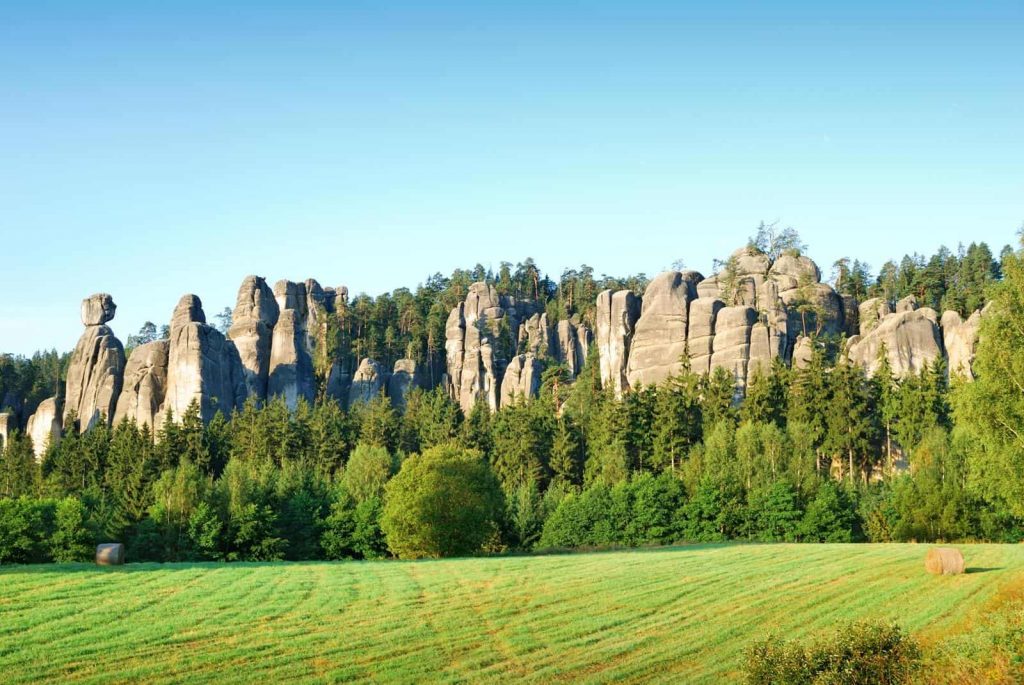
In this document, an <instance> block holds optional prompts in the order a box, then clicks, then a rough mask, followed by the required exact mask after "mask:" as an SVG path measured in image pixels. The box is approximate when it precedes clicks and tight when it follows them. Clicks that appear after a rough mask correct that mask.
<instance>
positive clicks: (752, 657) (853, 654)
mask: <svg viewBox="0 0 1024 685" xmlns="http://www.w3.org/2000/svg"><path fill="white" fill-rule="evenodd" d="M920 660H921V648H920V647H919V646H918V644H917V643H916V642H915V641H914V640H913V638H911V637H910V636H908V635H907V634H906V633H904V632H903V630H902V629H901V628H900V627H899V626H897V625H893V624H889V623H882V622H860V623H851V624H847V625H842V626H840V627H839V628H837V629H836V631H835V633H833V634H832V635H830V636H829V637H826V638H822V639H819V640H816V641H814V642H811V643H809V644H806V645H804V644H800V643H796V642H787V641H785V640H782V639H779V638H777V637H768V638H765V639H764V640H761V641H759V642H755V643H754V644H753V645H751V646H750V647H749V648H748V649H747V652H746V658H745V663H744V672H745V674H746V682H748V683H750V684H751V685H777V684H780V683H785V684H786V685H804V684H807V685H813V684H815V683H834V684H836V685H897V684H898V683H906V682H910V679H911V677H912V676H913V675H914V673H915V672H916V671H917V669H918V667H919V665H920Z"/></svg>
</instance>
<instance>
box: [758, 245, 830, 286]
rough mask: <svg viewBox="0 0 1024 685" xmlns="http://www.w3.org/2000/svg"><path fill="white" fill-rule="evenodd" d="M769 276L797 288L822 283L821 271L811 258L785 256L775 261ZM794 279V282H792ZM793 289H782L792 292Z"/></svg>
mask: <svg viewBox="0 0 1024 685" xmlns="http://www.w3.org/2000/svg"><path fill="white" fill-rule="evenodd" d="M768 275H769V276H770V277H772V278H775V279H778V280H779V281H780V285H781V284H782V283H785V284H792V288H797V287H799V286H800V284H801V283H821V270H820V269H819V268H818V265H817V264H815V263H814V261H813V260H811V259H810V258H809V257H804V256H799V257H797V256H794V255H788V254H784V255H781V256H780V257H779V258H778V259H776V260H775V263H774V264H772V267H771V269H770V270H769V272H768ZM790 279H792V280H790ZM792 288H781V287H780V290H790V289H792Z"/></svg>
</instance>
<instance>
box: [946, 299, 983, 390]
mask: <svg viewBox="0 0 1024 685" xmlns="http://www.w3.org/2000/svg"><path fill="white" fill-rule="evenodd" d="M981 317H982V312H981V311H976V312H974V313H973V314H971V316H970V318H968V319H967V320H966V321H964V320H963V318H961V316H960V315H959V314H958V313H956V312H952V311H950V312H946V313H944V314H943V315H942V322H941V323H942V339H943V342H944V343H945V348H946V358H947V360H948V373H949V379H950V380H953V379H954V378H961V379H963V380H968V381H971V380H974V371H973V369H972V368H971V366H972V365H973V364H974V351H975V347H976V346H977V344H978V333H979V331H980V330H981Z"/></svg>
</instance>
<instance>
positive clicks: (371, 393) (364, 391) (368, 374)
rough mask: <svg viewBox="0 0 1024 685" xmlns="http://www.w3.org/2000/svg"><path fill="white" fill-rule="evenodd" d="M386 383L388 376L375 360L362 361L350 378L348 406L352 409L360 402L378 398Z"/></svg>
mask: <svg viewBox="0 0 1024 685" xmlns="http://www.w3.org/2000/svg"><path fill="white" fill-rule="evenodd" d="M387 383H388V375H387V371H385V369H384V367H383V366H381V365H380V364H379V363H377V361H376V360H373V359H363V360H362V361H361V362H359V368H358V369H356V373H355V375H354V376H353V377H352V387H351V388H350V389H349V391H348V406H349V407H354V406H355V405H357V404H359V403H360V402H369V401H371V400H373V399H374V398H375V397H379V396H380V395H381V394H382V393H383V391H384V388H386V387H387Z"/></svg>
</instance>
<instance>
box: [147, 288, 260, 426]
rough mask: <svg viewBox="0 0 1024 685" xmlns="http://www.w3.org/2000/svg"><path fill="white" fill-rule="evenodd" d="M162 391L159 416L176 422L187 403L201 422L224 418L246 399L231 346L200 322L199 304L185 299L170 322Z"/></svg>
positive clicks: (238, 360)
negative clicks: (166, 415)
mask: <svg viewBox="0 0 1024 685" xmlns="http://www.w3.org/2000/svg"><path fill="white" fill-rule="evenodd" d="M168 345H169V348H168V371H167V392H166V396H165V401H164V406H163V407H162V408H161V414H163V413H164V412H167V411H168V410H170V413H171V416H172V417H173V418H174V419H176V420H178V419H180V418H181V417H182V416H183V415H184V414H185V412H186V411H187V409H188V406H189V404H191V403H192V402H193V401H196V402H198V403H199V412H200V415H201V416H202V418H203V421H210V420H211V419H212V418H213V417H214V415H215V414H216V413H217V412H218V411H220V412H223V413H225V414H230V413H231V412H232V411H234V410H235V409H236V408H240V407H241V406H242V404H243V403H244V402H245V398H246V383H245V375H244V372H243V369H242V361H241V358H240V357H239V356H238V350H237V349H236V348H235V345H234V343H232V342H231V341H230V340H228V339H226V338H225V337H224V335H223V334H222V333H221V332H220V331H218V330H217V329H216V328H214V327H213V326H210V325H208V324H207V323H206V315H205V314H204V313H203V303H202V302H201V301H200V299H199V298H198V297H197V296H195V295H185V296H184V297H182V298H181V300H180V301H179V302H178V306H177V307H176V308H175V309H174V315H173V316H172V318H171V338H170V341H169V343H168Z"/></svg>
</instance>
